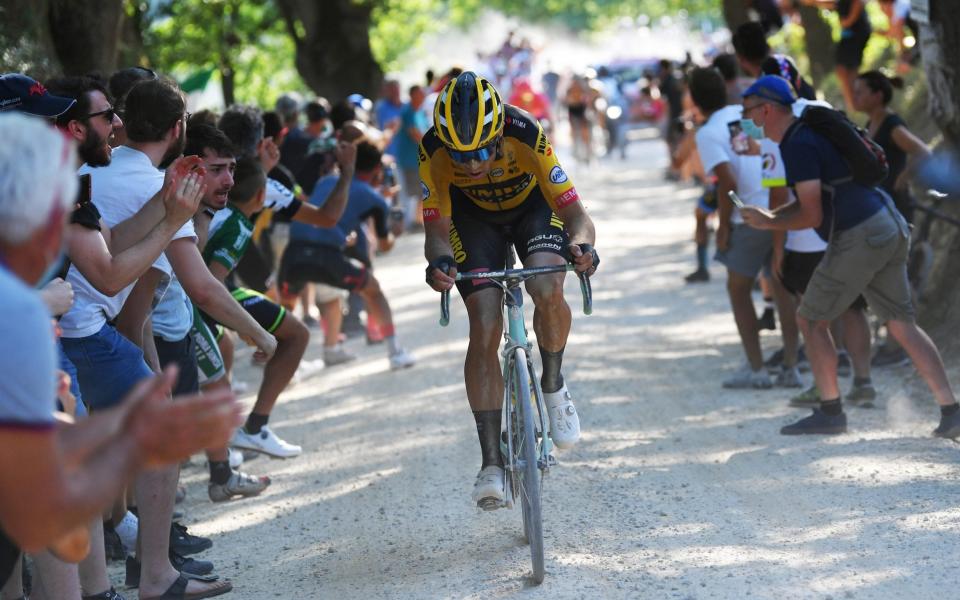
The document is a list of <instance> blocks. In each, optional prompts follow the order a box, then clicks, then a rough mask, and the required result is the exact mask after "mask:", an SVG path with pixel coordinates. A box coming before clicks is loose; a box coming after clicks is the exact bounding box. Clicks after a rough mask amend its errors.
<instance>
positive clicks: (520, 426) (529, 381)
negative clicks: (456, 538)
mask: <svg viewBox="0 0 960 600" xmlns="http://www.w3.org/2000/svg"><path fill="white" fill-rule="evenodd" d="M508 256H509V258H508V260H507V263H506V266H505V268H504V269H502V270H499V271H487V272H481V273H457V275H456V280H457V281H471V280H472V281H476V280H478V279H486V280H490V281H493V282H495V283H496V284H497V285H499V286H500V287H501V288H502V289H503V300H502V308H503V311H504V316H505V319H504V321H505V322H506V323H507V327H505V328H504V332H503V340H504V343H503V349H502V350H501V352H500V354H501V357H502V367H503V417H502V421H501V438H500V439H501V443H500V452H501V454H502V455H503V463H504V471H505V472H506V481H507V485H506V490H505V492H506V493H505V494H504V501H503V502H502V503H501V504H500V505H497V504H496V501H495V500H492V499H489V503H488V504H487V505H481V506H480V508H483V509H485V510H493V509H495V508H501V506H502V507H506V508H513V507H514V505H515V504H516V502H517V501H519V503H520V506H521V508H522V509H523V532H524V534H525V536H526V541H527V543H528V544H529V545H530V558H531V561H532V563H533V580H534V582H536V583H538V584H539V583H542V582H543V577H544V564H543V515H542V508H541V496H542V491H543V477H544V476H546V475H547V473H549V471H550V467H551V466H554V465H556V460H555V459H554V457H553V455H552V454H550V451H551V450H552V449H553V441H552V439H551V437H550V418H549V415H548V414H547V408H546V405H545V404H544V400H543V392H542V391H541V389H540V378H539V377H537V373H536V370H535V369H534V366H533V360H532V358H531V357H532V350H533V346H532V344H531V343H530V341H529V340H528V339H527V327H526V324H525V323H524V320H523V291H522V290H521V288H520V284H522V283H523V282H525V281H526V280H528V279H530V278H532V277H536V276H537V275H547V274H550V273H561V272H566V271H573V270H574V267H573V265H572V264H566V265H555V266H547V267H532V268H528V269H514V268H512V267H513V265H514V253H513V247H512V246H511V247H510V248H509V251H508ZM578 275H579V277H580V291H581V293H582V295H583V313H584V314H586V315H589V314H590V313H591V312H593V294H592V290H591V287H590V279H589V278H588V277H587V276H586V275H584V274H583V273H578ZM449 322H450V292H449V291H445V292H443V293H442V295H441V297H440V324H441V325H443V326H446V325H447V324H448V323H449ZM490 503H492V504H490Z"/></svg>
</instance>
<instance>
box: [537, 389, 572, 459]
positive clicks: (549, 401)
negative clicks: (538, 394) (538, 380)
mask: <svg viewBox="0 0 960 600" xmlns="http://www.w3.org/2000/svg"><path fill="white" fill-rule="evenodd" d="M543 401H544V403H545V404H546V405H547V414H548V415H550V437H551V438H553V443H554V444H555V445H556V446H557V448H560V449H561V450H566V449H567V448H572V447H573V446H574V445H575V444H576V443H577V442H578V441H579V440H580V417H579V415H577V409H576V407H575V406H574V405H573V399H572V398H571V397H570V392H569V391H568V390H567V384H563V387H562V388H560V389H559V390H557V391H555V392H544V393H543Z"/></svg>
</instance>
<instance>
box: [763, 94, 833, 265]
mask: <svg viewBox="0 0 960 600" xmlns="http://www.w3.org/2000/svg"><path fill="white" fill-rule="evenodd" d="M808 106H824V107H826V108H832V107H831V106H830V104H828V103H827V102H822V101H820V100H805V99H803V98H800V99H798V100H797V101H796V102H794V103H793V114H794V116H796V117H798V118H799V117H800V115H802V114H803V110H804V109H805V108H807V107H808ZM760 153H761V155H762V156H763V187H765V188H774V187H785V186H786V185H787V171H786V169H784V168H783V158H781V156H780V145H779V144H777V143H776V142H774V141H773V140H771V139H770V138H763V139H762V140H760ZM789 193H790V200H791V201H792V200H795V199H796V196H794V194H793V190H790V191H789ZM784 247H785V248H786V249H787V250H790V251H791V252H824V251H826V249H827V243H826V242H825V241H823V238H821V237H820V236H819V235H818V234H817V232H816V231H814V230H813V229H812V228H810V229H796V230H791V231H787V242H786V244H784Z"/></svg>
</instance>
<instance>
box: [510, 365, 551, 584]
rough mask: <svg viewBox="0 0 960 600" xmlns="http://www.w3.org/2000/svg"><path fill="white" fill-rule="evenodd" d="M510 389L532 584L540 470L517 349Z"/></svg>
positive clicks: (536, 575) (536, 573) (539, 546)
mask: <svg viewBox="0 0 960 600" xmlns="http://www.w3.org/2000/svg"><path fill="white" fill-rule="evenodd" d="M513 385H514V393H515V396H514V397H515V398H516V405H515V408H516V413H515V414H516V416H517V423H516V425H517V426H516V427H515V428H514V436H515V442H514V445H513V452H514V464H516V465H522V467H521V468H520V470H519V477H518V482H519V486H518V487H519V494H518V495H519V500H520V505H521V507H522V508H523V531H524V533H525V534H526V536H527V543H529V544H530V560H531V562H532V565H533V580H534V582H536V583H542V582H543V577H544V565H543V510H542V506H541V495H540V491H541V487H540V466H539V464H538V459H539V453H538V452H537V437H536V428H535V425H534V409H533V404H532V399H531V397H530V375H529V372H528V371H527V355H526V352H525V351H524V350H523V349H522V348H517V349H516V351H515V353H514V356H513Z"/></svg>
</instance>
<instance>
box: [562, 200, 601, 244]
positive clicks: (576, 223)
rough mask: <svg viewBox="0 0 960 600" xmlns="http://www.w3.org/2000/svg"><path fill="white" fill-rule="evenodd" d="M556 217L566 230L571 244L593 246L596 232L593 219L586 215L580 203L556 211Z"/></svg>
mask: <svg viewBox="0 0 960 600" xmlns="http://www.w3.org/2000/svg"><path fill="white" fill-rule="evenodd" d="M557 216H558V217H560V220H561V221H563V227H564V229H566V230H567V235H568V236H569V237H570V243H571V244H573V245H579V244H590V245H591V246H593V245H594V244H595V243H596V241H597V232H596V229H595V228H594V226H593V219H591V218H590V215H588V214H587V211H586V209H584V208H583V204H582V203H580V202H579V201H578V202H574V203H573V204H568V205H567V206H564V207H563V208H561V209H559V210H558V211H557Z"/></svg>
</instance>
